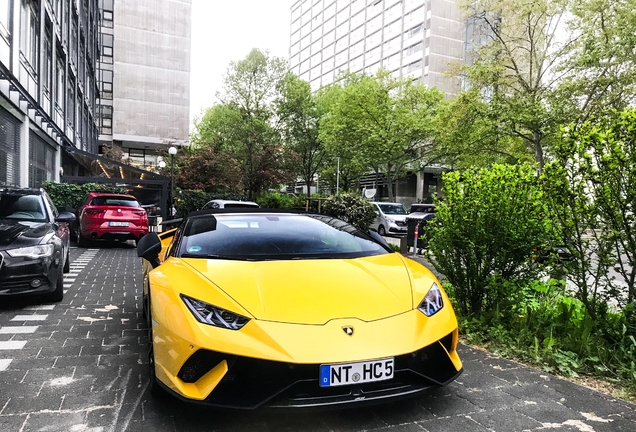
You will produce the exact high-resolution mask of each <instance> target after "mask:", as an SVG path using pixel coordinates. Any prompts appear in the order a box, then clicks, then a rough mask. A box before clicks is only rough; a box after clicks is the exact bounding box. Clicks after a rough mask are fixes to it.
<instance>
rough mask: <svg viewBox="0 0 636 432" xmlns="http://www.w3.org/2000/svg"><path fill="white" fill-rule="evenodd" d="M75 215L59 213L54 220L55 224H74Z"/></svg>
mask: <svg viewBox="0 0 636 432" xmlns="http://www.w3.org/2000/svg"><path fill="white" fill-rule="evenodd" d="M75 219H76V218H75V215H74V214H73V213H70V212H61V213H60V214H59V215H58V216H57V217H56V218H55V222H61V223H71V222H75Z"/></svg>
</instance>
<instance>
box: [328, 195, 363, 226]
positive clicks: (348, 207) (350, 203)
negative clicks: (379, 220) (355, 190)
mask: <svg viewBox="0 0 636 432" xmlns="http://www.w3.org/2000/svg"><path fill="white" fill-rule="evenodd" d="M322 209H323V212H324V213H325V214H327V215H329V216H333V217H336V218H338V219H342V220H343V221H345V222H349V223H350V224H352V225H354V226H356V227H358V228H359V229H361V230H363V231H368V230H369V226H370V225H371V224H372V223H373V221H374V220H375V217H376V213H375V209H374V207H373V204H371V201H369V200H368V199H366V198H360V197H359V196H357V195H354V194H350V193H342V194H338V195H334V196H332V197H329V198H327V199H326V200H325V201H324V202H323V204H322Z"/></svg>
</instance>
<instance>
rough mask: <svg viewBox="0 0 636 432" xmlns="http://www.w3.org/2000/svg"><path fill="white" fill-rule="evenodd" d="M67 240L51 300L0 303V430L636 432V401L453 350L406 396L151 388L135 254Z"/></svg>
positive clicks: (128, 249) (120, 247) (467, 350)
mask: <svg viewBox="0 0 636 432" xmlns="http://www.w3.org/2000/svg"><path fill="white" fill-rule="evenodd" d="M99 247H100V249H96V248H95V249H72V255H71V256H72V263H73V264H72V272H71V273H69V274H68V275H67V276H66V278H65V285H66V289H67V293H66V295H65V298H64V300H63V301H62V302H61V303H58V304H37V303H32V304H25V303H17V302H9V303H7V301H6V300H2V303H1V304H0V431H2V432H13V431H72V432H79V431H91V432H106V431H114V432H119V431H250V432H252V431H316V432H318V431H362V430H370V431H393V432H406V431H409V432H410V431H430V432H433V431H486V430H490V431H552V430H554V431H581V432H590V431H603V432H605V431H625V432H634V431H636V407H635V406H634V405H630V404H628V403H626V402H623V401H620V400H616V399H613V398H611V397H609V396H606V395H603V394H600V393H598V392H595V391H593V390H590V389H587V388H584V387H581V386H578V385H576V384H573V383H570V382H567V381H563V380H561V379H558V378H556V377H554V376H552V375H549V374H545V373H542V372H539V371H536V370H534V369H531V368H528V367H525V366H522V365H519V364H517V363H514V362H511V361H508V360H504V359H500V358H497V357H494V356H490V355H488V354H486V353H483V352H481V351H477V350H474V349H471V348H468V347H464V346H462V347H460V356H461V358H462V360H463V361H464V367H465V372H464V374H463V375H462V376H460V377H459V379H458V380H457V381H456V382H454V383H452V384H451V385H449V386H448V387H445V388H440V389H435V390H431V391H430V392H429V393H427V394H425V395H423V396H421V397H419V398H417V399H412V400H408V401H402V402H399V403H390V404H385V405H377V406H373V407H366V408H358V409H343V410H321V411H302V412H298V411H280V412H274V411H262V410H257V411H249V412H237V411H219V410H211V409H207V408H204V407H200V406H195V405H189V404H185V403H183V402H180V401H177V400H175V399H172V398H165V399H160V400H157V399H154V398H152V397H150V395H149V394H148V392H147V377H146V369H147V350H148V347H147V343H148V341H147V335H146V333H147V332H146V329H145V324H144V322H143V319H142V316H141V302H140V286H141V263H140V260H139V259H137V258H136V254H135V250H134V247H133V246H132V245H131V244H130V245H129V244H124V245H116V246H110V247H109V246H108V245H99Z"/></svg>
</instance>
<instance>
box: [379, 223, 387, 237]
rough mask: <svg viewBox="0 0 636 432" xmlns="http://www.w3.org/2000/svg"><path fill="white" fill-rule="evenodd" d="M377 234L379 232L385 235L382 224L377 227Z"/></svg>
mask: <svg viewBox="0 0 636 432" xmlns="http://www.w3.org/2000/svg"><path fill="white" fill-rule="evenodd" d="M378 234H380V235H381V236H385V235H386V230H385V229H384V225H380V226H379V227H378Z"/></svg>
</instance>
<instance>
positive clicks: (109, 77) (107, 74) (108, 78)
mask: <svg viewBox="0 0 636 432" xmlns="http://www.w3.org/2000/svg"><path fill="white" fill-rule="evenodd" d="M102 91H104V92H109V93H112V91H113V71H111V70H102Z"/></svg>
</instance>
